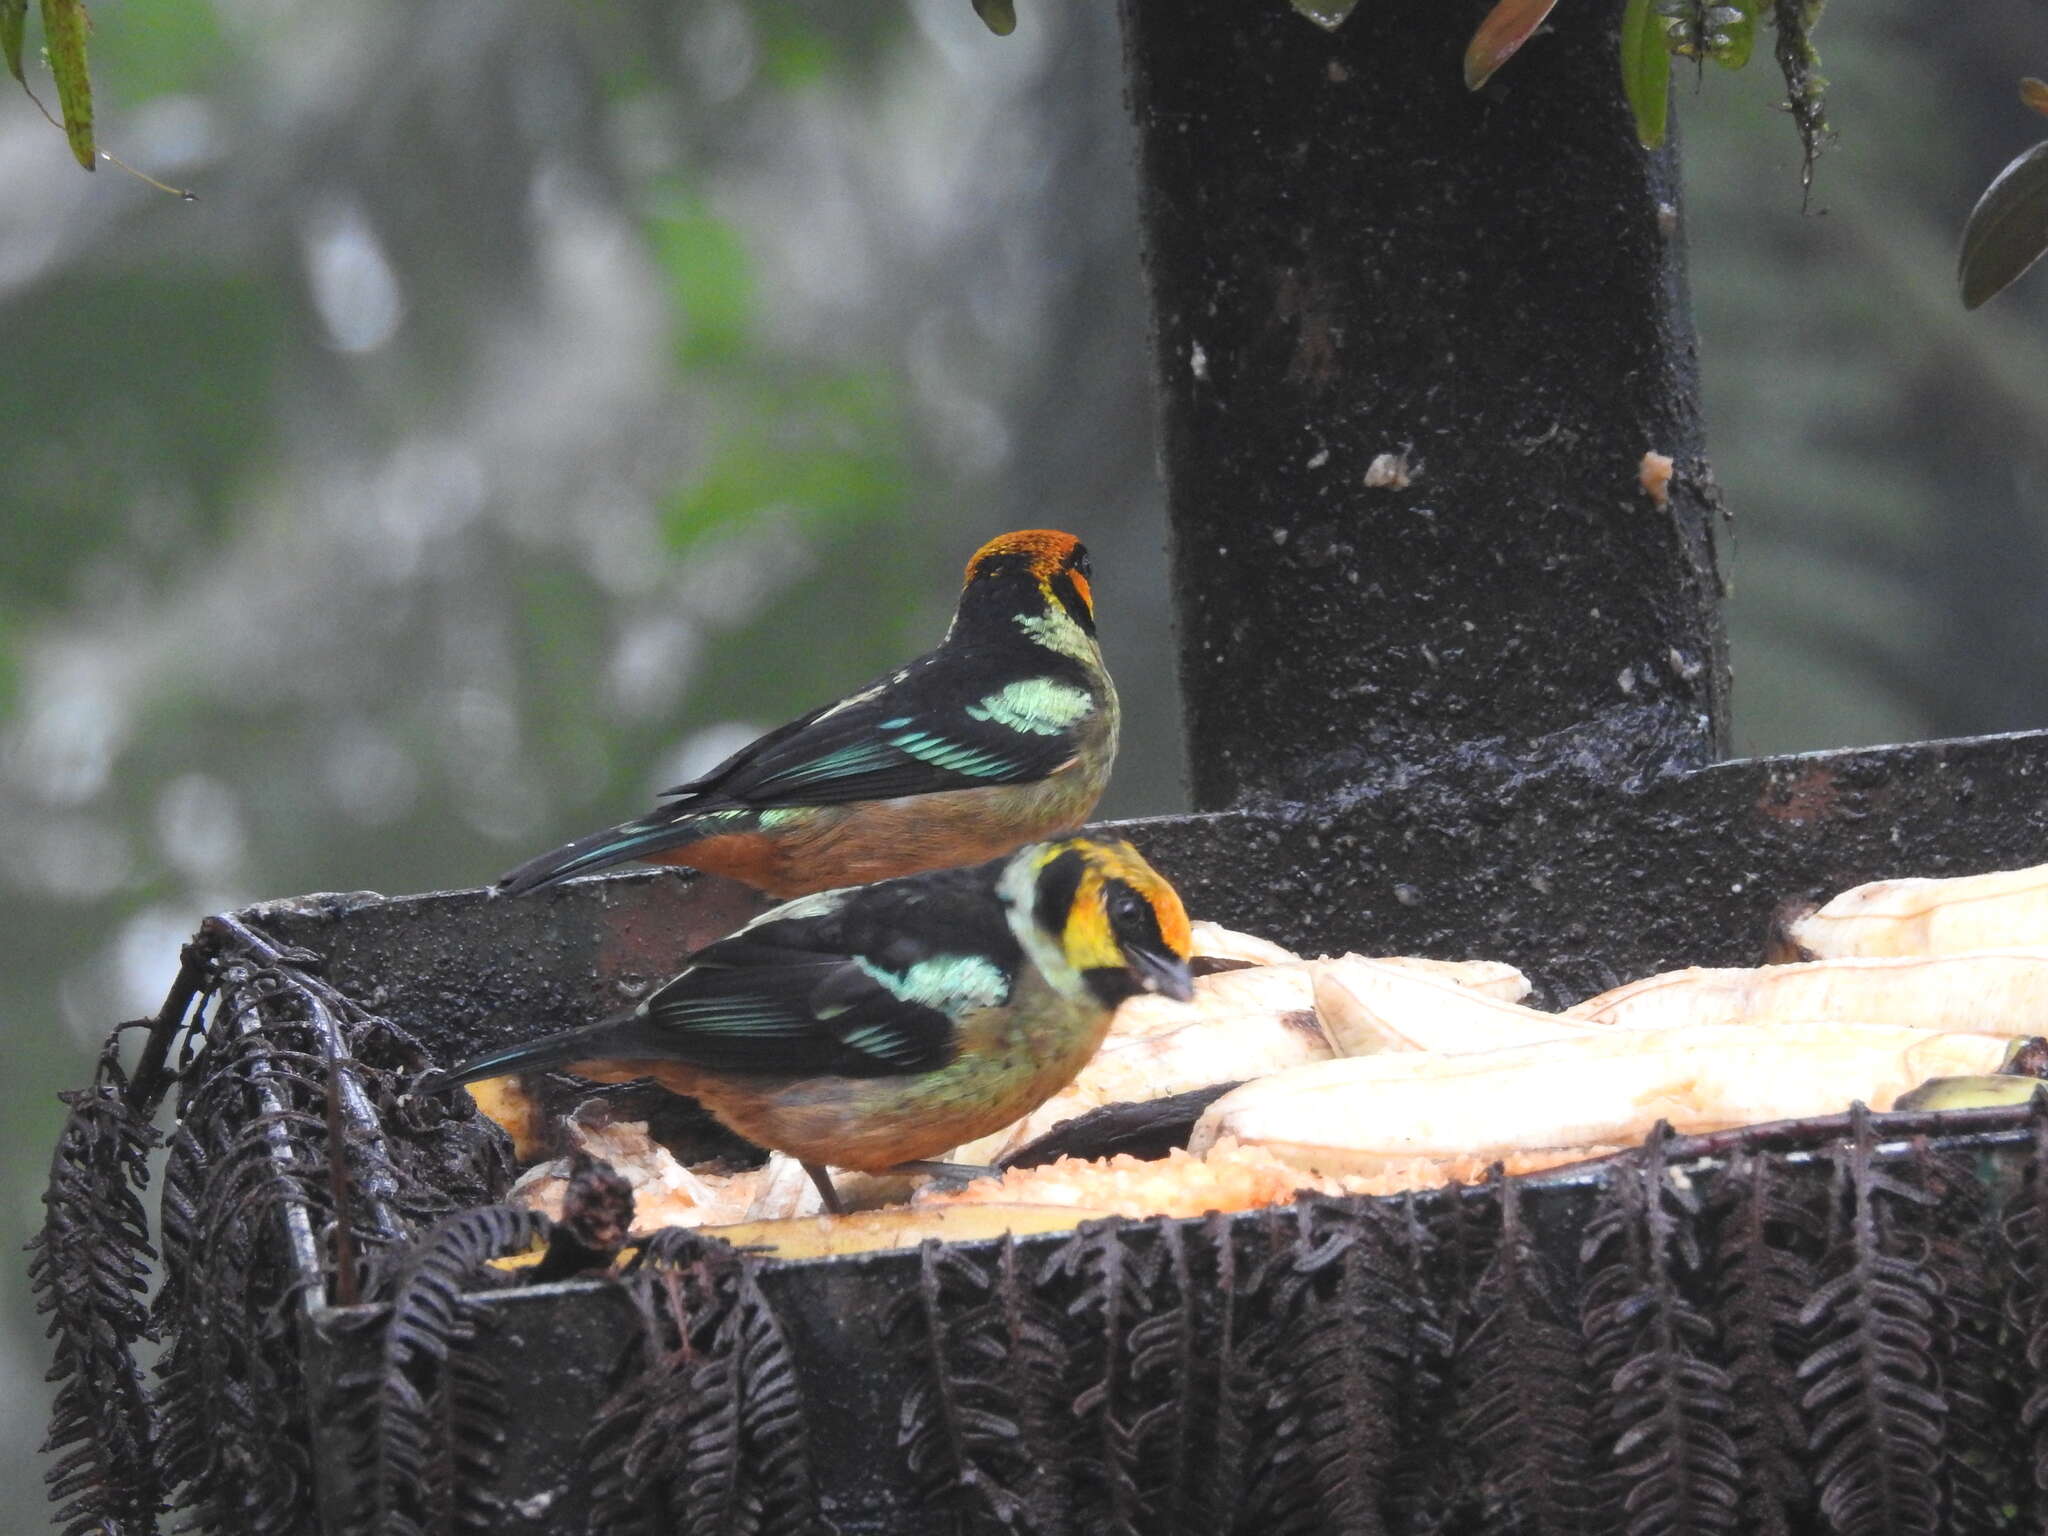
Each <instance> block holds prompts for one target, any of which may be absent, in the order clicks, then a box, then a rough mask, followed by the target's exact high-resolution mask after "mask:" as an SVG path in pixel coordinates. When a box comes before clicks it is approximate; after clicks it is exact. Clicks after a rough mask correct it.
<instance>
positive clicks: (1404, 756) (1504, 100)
mask: <svg viewBox="0 0 2048 1536" xmlns="http://www.w3.org/2000/svg"><path fill="white" fill-rule="evenodd" d="M1484 9H1485V7H1484V6H1483V5H1480V4H1467V3H1446V0H1365V3H1363V4H1361V5H1360V6H1359V7H1358V9H1357V11H1356V12H1355V13H1354V14H1353V15H1352V16H1351V18H1350V20H1349V21H1347V22H1346V23H1345V24H1344V25H1343V26H1342V27H1341V28H1339V29H1338V30H1336V31H1334V32H1326V31H1324V30H1322V29H1321V28H1319V27H1317V26H1315V25H1313V24H1312V23H1310V22H1308V21H1306V20H1304V19H1303V18H1302V17H1300V16H1299V15H1297V14H1295V13H1294V12H1293V11H1292V10H1291V9H1290V8H1289V7H1288V6H1287V5H1286V4H1284V3H1282V0H1256V3H1254V0H1124V22H1125V39H1126V47H1127V49H1128V54H1129V69H1130V80H1131V101H1132V109H1133V111H1134V113H1135V115H1136V118H1137V126H1138V135H1139V153H1140V158H1141V171H1142V182H1143V190H1142V199H1143V206H1142V216H1143V226H1144V234H1145V240H1146V250H1147V266H1148V269H1149V276H1150V280H1151V285H1152V293H1153V303H1154V310H1155V319H1156V342H1157V349H1158V365H1159V376H1160V388H1161V396H1162V401H1163V414H1164V432H1163V442H1164V454H1165V473H1166V480H1167V492H1168V499H1169V508H1170V513H1171V518H1172V525H1173V558H1174V570H1175V583H1176V595H1177V598H1178V611H1179V619H1180V668H1181V684H1182V688H1183V691H1184V694H1185V698H1186V704H1187V731H1188V739H1189V759H1190V763H1191V773H1192V777H1193V794H1194V803H1195V805H1196V806H1197V807H1198V808H1202V809H1220V808H1224V807H1228V806H1234V805H1242V804H1247V803H1256V802H1259V801H1262V800H1271V799H1276V798H1277V799H1282V800H1316V799H1322V798H1327V797H1329V796H1331V795H1335V794H1339V793H1341V792H1342V791H1343V790H1345V789H1346V788H1347V787H1351V786H1357V785H1363V784H1371V783H1378V782H1385V781H1386V779H1388V778H1389V777H1390V776H1393V775H1396V774H1398V773H1400V772H1401V771H1402V770H1403V769H1404V768H1406V767H1410V766H1420V765H1422V764H1424V763H1427V762H1432V761H1441V760H1442V759H1443V758H1444V757H1445V756H1446V755H1448V754H1450V753H1453V752H1455V751H1457V750H1458V749H1460V748H1472V747H1478V748H1481V749H1482V750H1484V751H1486V752H1488V753H1505V754H1508V755H1510V756H1514V757H1522V756H1531V757H1539V758H1541V757H1556V756H1559V755H1563V754H1566V753H1569V754H1572V755H1576V756H1580V757H1583V756H1584V755H1585V754H1586V753H1588V752H1591V753H1593V754H1595V755H1597V756H1598V757H1601V758H1606V759H1610V760H1612V761H1613V762H1614V764H1615V765H1616V766H1617V767H1620V766H1622V765H1624V764H1625V765H1627V766H1629V767H1631V768H1633V767H1636V766H1661V765H1665V764H1669V765H1673V766H1693V765H1697V764H1700V763H1703V762H1706V761H1709V760H1711V759H1712V758H1713V757H1714V756H1715V755H1717V753H1718V752H1719V750H1720V749H1721V747H1722V745H1723V742H1724V740H1725V734H1726V699H1727V666H1726V652H1725V642H1724V638H1723V633H1722V628H1721V621H1720V616H1719V612H1718V598H1719V595H1720V593H1719V584H1718V581H1717V578H1716V574H1715V569H1714V559H1713V549H1712V536H1711V531H1710V520H1711V518H1712V517H1713V515H1714V495H1713V490H1712V481H1711V478H1710V476H1709V475H1708V472H1707V468H1706V464H1705V461H1704V459H1703V458H1702V456H1701V440H1700V424H1699V405H1698V388H1697V376H1696V358H1695V343H1694V339H1693V332H1692V320H1691V314H1690V311H1689V306H1688V302H1687V298H1686V291H1685V271H1684V251H1683V243H1682V239H1681V237H1680V235H1679V232H1678V215H1677V203H1678V194H1677V189H1676V181H1675V163H1674V158H1673V156H1672V155H1671V153H1670V152H1668V151H1666V152H1663V153H1659V154H1646V153H1645V152H1644V151H1643V150H1641V149H1640V148H1639V147H1638V145H1637V144H1636V141H1635V137H1634V134H1633V131H1632V126H1631V121H1630V118H1629V114H1628V110H1627V107H1626V106H1625V104H1624V102H1623V98H1622V94H1621V90H1620V85H1619V79H1618V65H1617V62H1616V57H1617V29H1618V26H1619V17H1620V10H1621V6H1620V3H1619V0H1571V3H1570V4H1567V5H1563V6H1560V7H1559V8H1558V10H1557V12H1556V13H1555V15H1554V16H1553V18H1552V24H1553V27H1554V31H1552V32H1549V33H1546V34H1544V35H1542V36H1539V37H1537V38H1536V39H1535V40H1534V41H1532V42H1530V43H1529V44H1528V45H1527V47H1526V48H1525V49H1524V50H1523V51H1522V53H1521V54H1520V56H1518V57H1517V58H1516V59H1515V60H1514V61H1513V62H1512V63H1511V64H1510V65H1509V66H1508V67H1507V68H1506V69H1505V70H1504V71H1503V72H1502V73H1501V75H1500V76H1499V77H1497V79H1496V82H1495V84H1494V85H1493V86H1492V87H1490V88H1489V89H1488V90H1487V91H1485V92H1482V93H1480V94H1479V95H1476V96H1475V95H1472V94H1470V93H1468V92H1467V91H1466V90H1465V88H1464V84H1463V81H1462V78H1461V73H1460V58H1461V55H1462V51H1463V48H1464V45H1465V42H1466V39H1467V38H1468V37H1469V36H1470V34H1471V32H1472V29H1473V27H1474V26H1475V25H1476V23H1477V22H1478V19H1479V17H1480V16H1481V15H1482V14H1483V13H1484ZM1646 450H1655V451H1656V452H1659V453H1663V454H1668V455H1670V456H1671V457H1672V458H1673V459H1675V460H1676V461H1677V469H1678V472H1677V475H1676V477H1675V478H1674V480H1673V481H1672V483H1671V487H1670V501H1669V505H1668V506H1663V507H1660V506H1659V505H1657V504H1656V503H1655V502H1654V501H1653V500H1652V498H1651V497H1650V496H1649V495H1648V494H1647V493H1646V492H1645V491H1644V490H1643V489H1642V487H1641V485H1640V484H1639V480H1638V473H1639V468H1640V465H1641V462H1642V459H1643V455H1644V452H1645V451H1646ZM1383 455H1384V456H1387V457H1385V458H1382V456H1383ZM1404 455H1405V458H1406V460H1407V464H1408V474H1409V475H1410V476H1411V477H1412V478H1411V483H1409V484H1407V485H1406V486H1399V485H1379V486H1375V485H1371V484H1368V477H1369V475H1370V473H1371V471H1372V467H1373V465H1374V463H1375V461H1376V460H1377V461H1379V462H1380V463H1381V465H1382V476H1381V478H1385V477H1386V473H1385V472H1386V470H1387V469H1389V468H1391V467H1392V466H1393V465H1395V464H1396V463H1397V461H1398V460H1400V459H1401V458H1402V457H1403V456H1404ZM1397 478H1398V477H1397ZM1560 733H1565V734H1562V735H1561V734H1560Z"/></svg>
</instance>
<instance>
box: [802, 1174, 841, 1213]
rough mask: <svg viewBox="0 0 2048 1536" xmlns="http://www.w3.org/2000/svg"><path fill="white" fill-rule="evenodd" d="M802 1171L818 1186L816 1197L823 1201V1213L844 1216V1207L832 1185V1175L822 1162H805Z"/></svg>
mask: <svg viewBox="0 0 2048 1536" xmlns="http://www.w3.org/2000/svg"><path fill="white" fill-rule="evenodd" d="M804 1172H805V1173H808V1174H809V1175H810V1176H811V1182H812V1183H813V1184H815V1185H817V1186H818V1198H819V1199H820V1200H822V1201H824V1202H825V1214H826V1215H828V1216H844V1215H845V1214H846V1207H845V1206H843V1205H841V1204H840V1203H839V1191H838V1190H836V1189H834V1188H833V1187H832V1175H831V1174H829V1173H827V1172H826V1171H825V1165H824V1164H823V1163H805V1164H804Z"/></svg>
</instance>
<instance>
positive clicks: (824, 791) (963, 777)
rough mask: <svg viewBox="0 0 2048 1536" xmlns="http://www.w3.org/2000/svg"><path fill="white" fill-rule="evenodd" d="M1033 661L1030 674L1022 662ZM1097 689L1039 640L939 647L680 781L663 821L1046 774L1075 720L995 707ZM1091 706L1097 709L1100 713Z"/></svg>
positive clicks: (1067, 743)
mask: <svg viewBox="0 0 2048 1536" xmlns="http://www.w3.org/2000/svg"><path fill="white" fill-rule="evenodd" d="M1027 663H1028V670H1027V667H1026V665H1025V664H1027ZM1039 685H1043V686H1046V687H1049V688H1052V689H1055V690H1068V691H1070V692H1069V693H1068V696H1069V697H1071V696H1072V692H1080V693H1086V694H1087V695H1089V697H1090V698H1091V699H1093V701H1094V704H1093V708H1094V709H1099V708H1100V707H1101V700H1100V696H1099V694H1098V692H1097V690H1096V689H1095V688H1094V687H1093V686H1092V685H1091V684H1090V682H1089V679H1088V676H1087V673H1086V672H1085V670H1084V669H1083V668H1082V667H1081V666H1080V664H1079V663H1077V662H1074V661H1072V660H1070V659H1069V658H1067V657H1063V656H1058V655H1055V654H1053V653H1051V652H1048V651H1045V650H1043V649H1042V648H1040V647H1035V646H1034V647H1030V648H1029V654H1020V652H1019V651H1017V650H1014V649H1010V648H1004V649H1000V650H999V649H996V648H993V647H990V648H977V649H975V650H958V651H953V650H948V651H936V652H933V653H932V654H931V655H929V656H924V657H920V658H919V659H918V660H917V661H914V662H912V663H911V664H910V665H909V666H907V667H905V668H903V669H901V671H900V672H897V673H892V674H890V675H889V677H887V678H884V679H882V680H881V681H880V682H879V683H876V684H872V685H870V686H869V687H868V688H865V689H861V690H858V691H856V692H855V693H853V694H850V695H849V696H848V697H847V698H846V699H845V700H842V701H841V702H839V703H838V704H834V705H828V706H827V707H826V708H824V709H820V710H815V711H813V712H812V713H810V714H808V715H805V716H804V717H803V718H802V719H800V720H793V721H791V722H790V723H789V724H788V725H785V726H783V727H782V728H780V729H779V730H775V731H771V732H770V733H769V734H768V735H766V736H763V737H762V738H761V739H760V740H758V741H756V742H753V743H751V744H750V745H748V746H746V747H743V748H741V749H740V750H739V751H738V752H736V753H735V754H733V756H731V757H730V758H727V759H726V760H725V761H724V762H723V763H720V764H719V765H718V766H717V767H716V768H714V769H712V770H711V772H709V773H707V774H705V775H704V776H703V777H702V778H700V779H696V780H693V781H692V782H690V783H688V784H679V785H677V786H676V787H675V788H674V789H672V790H669V791H667V793H668V794H670V795H673V796H676V797H677V803H675V804H673V805H668V806H664V807H663V808H662V809H661V810H660V811H658V812H656V813H655V814H654V815H653V816H650V817H648V818H647V820H648V821H650V822H651V821H654V820H656V819H659V818H661V817H665V816H671V815H696V814H698V813H700V812H703V811H711V810H720V809H728V808H749V809H763V808H768V807H773V806H778V805H839V804H844V803H846V802H848V801H854V800H883V799H890V798H893V797H895V796H898V795H925V794H934V793H937V792H939V791H941V790H950V789H975V788H980V787H983V786H986V785H993V784H1026V783H1030V782H1032V781H1034V780H1037V779H1042V778H1046V777H1047V776H1049V775H1050V774H1052V773H1053V772H1054V771H1055V770H1056V769H1058V768H1060V767H1062V766H1064V765H1065V764H1066V763H1067V762H1069V761H1070V760H1071V759H1072V758H1073V756H1074V753H1075V750H1076V747H1077V743H1078V733H1079V728H1080V726H1081V725H1082V724H1083V723H1084V722H1085V720H1086V719H1087V718H1088V716H1087V715H1082V716H1078V717H1076V718H1074V719H1072V720H1069V721H1067V722H1065V723H1063V724H1060V725H1057V726H1055V727H1053V728H1051V729H1045V728H1040V729H1026V728H1023V727H1021V726H1019V725H1018V724H1016V723H1014V721H1015V720H1016V719H1017V718H1018V716H1017V714H1016V713H1015V712H1014V711H1011V710H1004V709H1001V708H991V707H990V701H991V700H992V699H996V698H998V697H1000V696H1002V695H1003V692H1004V690H1005V689H1010V688H1030V687H1033V686H1039ZM1092 712H1093V710H1092V709H1091V711H1090V713H1091V714H1092Z"/></svg>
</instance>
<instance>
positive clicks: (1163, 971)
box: [1124, 949, 1195, 1003]
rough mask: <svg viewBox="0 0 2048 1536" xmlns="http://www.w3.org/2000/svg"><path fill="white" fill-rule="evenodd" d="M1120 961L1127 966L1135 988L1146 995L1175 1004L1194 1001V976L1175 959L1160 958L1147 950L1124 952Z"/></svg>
mask: <svg viewBox="0 0 2048 1536" xmlns="http://www.w3.org/2000/svg"><path fill="white" fill-rule="evenodd" d="M1124 959H1125V960H1126V961H1127V962H1128V963H1129V964H1130V967H1131V974H1132V975H1134V976H1136V977H1137V978H1138V984H1139V985H1140V986H1142V987H1143V988H1144V989H1145V990H1146V991H1147V992H1159V993H1163V994H1165V995H1166V996H1167V997H1170V998H1172V999H1173V1000H1174V1001H1175V1002H1177V1003H1187V1002H1192V1001H1194V996H1195V973H1194V972H1193V971H1191V970H1189V969H1188V963H1187V961H1185V960H1183V959H1181V958H1180V957H1179V956H1178V955H1167V954H1161V953H1159V952H1158V951H1157V950H1151V949H1127V950H1125V951H1124Z"/></svg>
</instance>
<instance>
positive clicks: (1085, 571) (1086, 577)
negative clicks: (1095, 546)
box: [1074, 554, 1095, 581]
mask: <svg viewBox="0 0 2048 1536" xmlns="http://www.w3.org/2000/svg"><path fill="white" fill-rule="evenodd" d="M1074 569H1075V570H1077V571H1079V572H1080V573H1081V579H1082V580H1083V581H1093V580H1094V579H1095V567H1094V566H1093V565H1092V564H1090V563H1089V560H1088V556H1087V555H1086V554H1081V555H1077V556H1075V557H1074Z"/></svg>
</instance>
